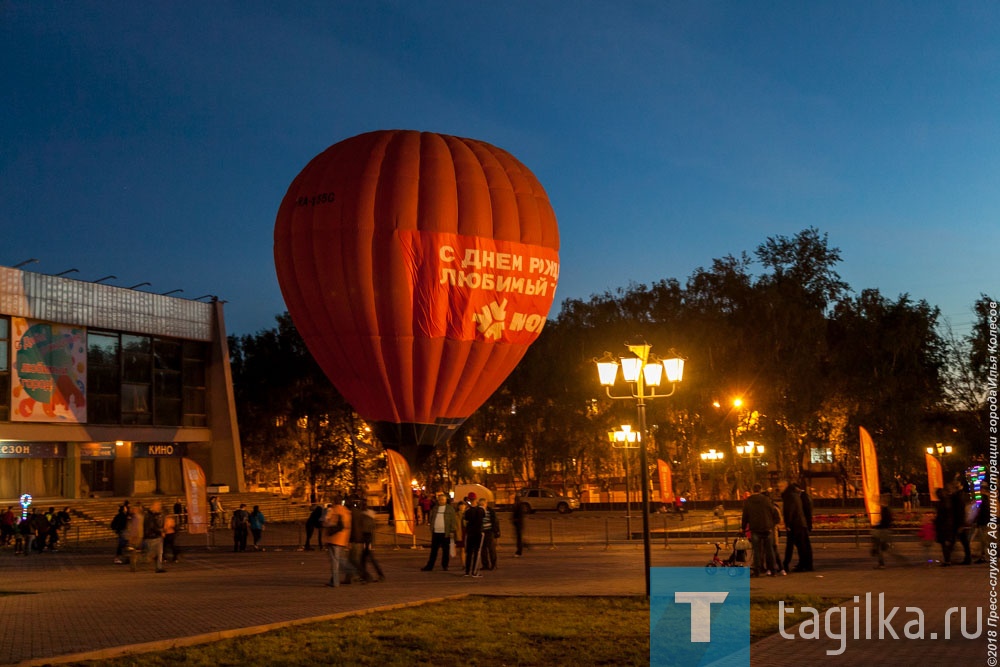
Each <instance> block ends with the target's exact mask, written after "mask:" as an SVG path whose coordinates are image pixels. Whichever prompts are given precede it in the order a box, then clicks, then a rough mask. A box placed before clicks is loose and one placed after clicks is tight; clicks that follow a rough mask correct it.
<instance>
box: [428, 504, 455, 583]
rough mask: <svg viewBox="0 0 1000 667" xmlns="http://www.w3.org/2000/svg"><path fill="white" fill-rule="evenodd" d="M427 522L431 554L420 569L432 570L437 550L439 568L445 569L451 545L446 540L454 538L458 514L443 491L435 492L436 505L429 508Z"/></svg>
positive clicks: (449, 557) (449, 556)
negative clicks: (429, 532) (439, 556)
mask: <svg viewBox="0 0 1000 667" xmlns="http://www.w3.org/2000/svg"><path fill="white" fill-rule="evenodd" d="M427 523H428V525H429V526H430V530H431V556H430V558H428V559H427V565H424V566H423V567H422V568H420V569H421V570H423V571H424V572H430V571H431V570H433V569H434V563H435V562H436V561H437V555H438V551H440V552H441V569H442V570H447V569H448V562H449V561H450V559H451V554H450V553H449V547H450V546H451V545H450V544H449V543H448V540H449V539H452V538H454V536H455V533H456V532H457V531H458V515H457V514H456V513H455V508H454V507H452V506H451V504H449V503H448V496H446V495H445V494H443V493H439V494H437V505H435V506H434V507H432V508H431V513H430V517H429V519H428V522H427Z"/></svg>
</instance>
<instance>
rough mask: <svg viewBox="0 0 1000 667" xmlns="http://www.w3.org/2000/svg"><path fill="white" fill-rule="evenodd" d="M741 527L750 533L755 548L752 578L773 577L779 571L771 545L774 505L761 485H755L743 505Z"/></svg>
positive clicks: (751, 542)
mask: <svg viewBox="0 0 1000 667" xmlns="http://www.w3.org/2000/svg"><path fill="white" fill-rule="evenodd" d="M740 526H742V528H743V530H744V531H749V532H750V544H751V545H752V547H753V565H752V567H751V570H750V576H751V577H759V576H760V575H762V574H766V575H768V576H771V575H772V574H773V572H774V571H775V570H776V569H777V564H776V563H775V559H774V547H773V546H772V545H771V530H772V529H773V528H774V503H773V502H771V499H770V498H769V497H768V496H767V495H765V494H764V493H763V488H762V487H761V485H760V484H754V485H753V493H751V494H750V495H749V496H748V497H747V499H746V501H744V503H743V515H742V517H741V520H740Z"/></svg>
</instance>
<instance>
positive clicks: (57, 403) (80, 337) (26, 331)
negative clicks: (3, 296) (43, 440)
mask: <svg viewBox="0 0 1000 667" xmlns="http://www.w3.org/2000/svg"><path fill="white" fill-rule="evenodd" d="M10 323H11V329H12V331H11V342H12V343H13V347H14V359H13V361H14V363H13V366H12V368H11V383H10V386H11V391H10V394H11V405H10V407H11V420H12V421H21V422H74V423H85V422H86V421H87V398H86V397H87V332H86V330H85V329H82V328H78V327H71V326H68V325H64V324H49V323H47V322H36V321H33V320H27V319H24V318H22V317H12V318H10Z"/></svg>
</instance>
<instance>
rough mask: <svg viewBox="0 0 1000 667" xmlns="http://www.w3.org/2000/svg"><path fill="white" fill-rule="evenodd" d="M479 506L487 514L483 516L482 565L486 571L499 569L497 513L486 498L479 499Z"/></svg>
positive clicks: (498, 525) (498, 523)
mask: <svg viewBox="0 0 1000 667" xmlns="http://www.w3.org/2000/svg"><path fill="white" fill-rule="evenodd" d="M479 506H480V507H482V508H483V511H484V512H485V514H484V516H483V548H482V550H481V551H480V553H481V554H482V563H483V569H484V570H495V569H497V538H498V537H500V522H499V521H498V520H497V513H496V510H494V509H493V507H491V506H490V504H489V501H488V500H486V498H480V499H479Z"/></svg>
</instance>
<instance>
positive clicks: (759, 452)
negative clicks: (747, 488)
mask: <svg viewBox="0 0 1000 667" xmlns="http://www.w3.org/2000/svg"><path fill="white" fill-rule="evenodd" d="M736 453H737V454H739V455H740V456H745V457H746V458H748V459H750V484H751V486H752V485H753V483H754V482H756V481H757V469H756V468H754V463H753V460H754V457H757V458H758V459H759V458H760V457H761V456H763V455H764V445H761V444H757V443H756V442H754V441H753V440H747V444H745V445H736Z"/></svg>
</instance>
